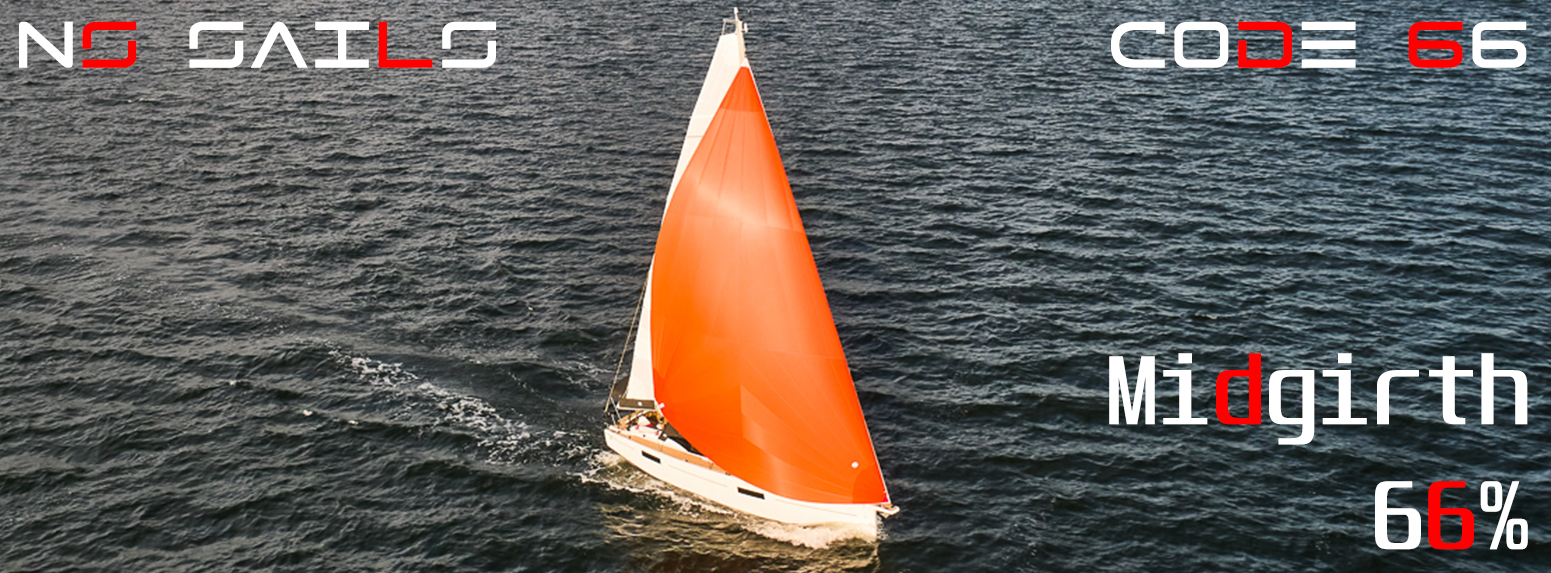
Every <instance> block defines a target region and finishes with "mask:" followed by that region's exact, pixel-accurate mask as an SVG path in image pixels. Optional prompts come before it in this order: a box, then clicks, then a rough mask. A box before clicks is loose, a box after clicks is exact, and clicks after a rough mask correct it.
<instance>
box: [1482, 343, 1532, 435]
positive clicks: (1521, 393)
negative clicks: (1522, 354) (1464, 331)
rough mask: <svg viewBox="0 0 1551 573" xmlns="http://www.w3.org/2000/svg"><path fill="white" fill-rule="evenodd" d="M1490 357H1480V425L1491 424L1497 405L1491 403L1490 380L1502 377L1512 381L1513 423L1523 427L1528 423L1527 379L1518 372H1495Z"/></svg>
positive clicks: (1487, 355)
mask: <svg viewBox="0 0 1551 573" xmlns="http://www.w3.org/2000/svg"><path fill="white" fill-rule="evenodd" d="M1492 366H1493V365H1492V355H1491V354H1482V355H1481V423H1482V424H1491V423H1492V413H1493V411H1495V410H1496V409H1497V405H1496V404H1493V403H1492V380H1493V379H1494V378H1498V377H1502V378H1508V379H1511V380H1513V389H1514V392H1513V395H1514V396H1513V423H1515V424H1519V425H1523V424H1528V423H1529V414H1528V412H1526V410H1527V409H1528V405H1527V404H1528V402H1527V401H1526V398H1527V396H1526V394H1527V393H1528V392H1529V379H1528V378H1526V377H1525V376H1524V373H1523V372H1520V371H1518V370H1497V369H1494V368H1493V367H1492Z"/></svg>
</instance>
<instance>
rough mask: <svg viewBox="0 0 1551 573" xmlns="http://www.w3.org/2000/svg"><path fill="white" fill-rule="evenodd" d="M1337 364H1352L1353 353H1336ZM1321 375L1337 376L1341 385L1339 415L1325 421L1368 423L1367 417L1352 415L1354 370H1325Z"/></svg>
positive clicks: (1338, 400) (1337, 401)
mask: <svg viewBox="0 0 1551 573" xmlns="http://www.w3.org/2000/svg"><path fill="white" fill-rule="evenodd" d="M1336 363H1337V364H1351V363H1352V355H1351V354H1348V353H1346V352H1340V353H1337V354H1336ZM1320 375H1322V376H1324V377H1326V378H1335V379H1336V383H1337V384H1338V385H1339V386H1338V387H1339V391H1340V393H1339V394H1337V400H1336V406H1337V409H1336V412H1337V413H1339V414H1340V415H1339V416H1336V417H1334V418H1325V420H1324V422H1325V424H1327V425H1331V426H1360V425H1363V424H1367V423H1368V419H1367V418H1353V417H1352V371H1351V370H1325V371H1323V372H1320Z"/></svg>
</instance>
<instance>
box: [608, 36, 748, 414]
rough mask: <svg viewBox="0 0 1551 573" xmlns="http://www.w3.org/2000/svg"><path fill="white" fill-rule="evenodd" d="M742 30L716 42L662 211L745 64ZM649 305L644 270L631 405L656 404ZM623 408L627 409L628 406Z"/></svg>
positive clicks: (627, 390)
mask: <svg viewBox="0 0 1551 573" xmlns="http://www.w3.org/2000/svg"><path fill="white" fill-rule="evenodd" d="M744 30H745V25H744V24H743V22H742V21H734V22H733V24H732V31H731V32H728V33H726V34H722V36H721V38H719V39H718V40H717V41H716V55H715V56H712V58H711V69H710V70H709V71H707V72H706V77H705V82H704V83H702V84H701V86H700V98H699V99H697V100H695V111H694V113H693V114H692V115H690V116H689V130H688V131H687V132H686V133H685V134H684V148H683V150H682V151H680V152H679V164H678V167H677V168H675V169H674V171H673V183H672V184H671V185H669V187H668V199H667V201H665V202H664V203H665V204H664V205H663V212H667V210H668V207H667V205H666V203H667V202H671V201H673V191H674V190H675V189H678V186H679V178H680V177H683V176H684V168H685V167H687V166H688V165H689V159H690V157H693V156H694V155H695V148H697V147H698V146H699V145H700V138H701V137H703V136H705V130H706V127H707V126H710V125H711V120H712V119H713V118H715V117H716V109H717V107H718V106H720V105H721V103H722V98H723V97H724V96H726V95H727V88H729V87H731V86H732V80H733V78H735V77H737V76H738V68H741V67H743V66H746V65H748V58H747V57H746V56H745V54H744V51H743V32H744ZM655 265H656V263H655V261H654V262H653V266H655ZM651 305H652V274H651V271H647V273H646V294H645V299H643V300H642V301H641V313H640V314H641V322H640V323H639V325H638V326H637V328H636V332H635V353H634V356H632V357H631V359H630V380H629V382H627V383H626V385H625V394H624V398H625V399H626V400H631V401H632V402H631V403H633V404H656V400H657V399H656V395H655V393H654V390H653V388H652V318H651V317H652V306H651ZM624 406H626V407H627V408H628V407H629V404H625V405H624Z"/></svg>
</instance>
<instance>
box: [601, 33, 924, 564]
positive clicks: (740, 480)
mask: <svg viewBox="0 0 1551 573" xmlns="http://www.w3.org/2000/svg"><path fill="white" fill-rule="evenodd" d="M747 30H748V27H747V25H746V24H745V23H744V22H743V20H742V19H740V18H739V17H738V13H737V11H736V10H734V11H733V18H732V19H731V20H723V25H722V34H721V37H720V38H719V39H718V40H717V44H716V54H715V56H713V57H712V59H711V69H710V71H709V72H707V73H706V78H705V83H704V84H703V85H702V86H701V88H700V97H699V99H698V100H697V101H696V102H695V109H694V112H693V114H692V115H691V116H690V120H689V130H688V132H687V133H686V134H685V137H684V148H683V151H682V152H681V153H680V154H679V160H678V167H677V169H676V170H675V171H674V175H673V183H672V185H671V186H670V187H669V191H668V200H667V207H666V208H665V210H664V213H663V220H662V228H661V230H660V231H659V234H658V237H657V247H656V251H655V253H654V254H653V257H652V265H651V268H650V270H649V271H648V272H647V276H646V286H645V291H644V294H643V296H642V298H641V302H640V305H639V308H638V312H637V316H638V317H639V320H638V321H635V326H636V330H635V332H634V334H635V336H634V340H635V348H634V356H633V357H632V359H631V362H630V373H629V377H628V379H626V380H625V382H626V383H625V384H624V385H623V387H620V386H619V384H618V382H617V381H618V380H619V379H620V377H619V376H618V375H617V374H616V376H615V379H616V384H615V388H613V389H611V390H610V397H609V401H608V406H607V411H608V412H609V413H610V414H611V415H612V422H611V423H610V424H609V425H608V426H606V428H605V431H604V436H605V440H606V441H607V443H608V446H609V448H611V449H613V450H614V451H615V452H617V453H618V454H619V455H620V456H623V457H624V459H625V460H627V461H629V462H630V463H631V464H632V465H634V466H635V467H637V468H640V469H641V470H643V471H645V472H646V473H647V474H649V475H651V476H653V477H655V478H657V479H660V480H662V481H664V482H667V483H669V484H671V485H673V486H676V487H678V488H680V489H683V490H686V491H689V492H691V493H694V494H696V495H698V496H700V497H702V498H705V499H708V500H710V501H712V502H715V503H717V504H720V505H722V506H725V507H728V508H731V509H734V510H737V511H740V512H744V513H747V514H751V515H754V516H758V517H761V518H765V519H769V520H773V521H777V522H782V523H788V524H795V525H804V526H807V525H822V524H844V525H847V526H851V527H857V528H862V529H864V530H865V531H868V532H871V533H873V534H875V533H876V531H877V523H878V520H879V518H878V516H879V515H883V516H885V517H886V516H889V515H893V514H894V513H896V512H898V509H897V508H896V507H895V506H894V505H893V504H892V503H890V501H889V493H888V489H887V488H886V487H885V485H884V483H883V474H882V471H881V470H880V469H879V466H878V459H877V455H876V453H875V452H874V450H873V444H872V438H871V436H869V435H868V433H867V422H866V420H865V419H864V418H863V416H862V408H861V404H860V402H858V400H857V396H856V388H855V386H854V385H853V383H852V380H851V371H850V368H849V366H847V364H846V359H845V354H844V352H842V350H841V347H840V337H839V334H838V333H837V331H836V330H835V323H834V319H833V317H832V316H831V314H830V310H829V302H828V299H826V298H825V295H824V287H823V285H822V284H821V283H820V281H819V273H818V267H817V266H816V265H815V264H814V259H813V252H812V251H811V250H810V248H809V246H808V237H807V234H806V233H805V232H804V231H803V226H802V220H801V219H800V217H799V216H798V212H797V204H796V202H795V200H794V199H793V197H792V190H791V186H790V184H789V183H788V181H787V178H786V170H785V168H784V167H783V166H782V164H781V156H780V154H779V153H778V151H777V150H776V144H775V137H774V135H773V134H772V133H771V130H770V123H769V120H768V119H767V118H766V116H765V109H764V105H763V103H761V101H760V98H759V90H758V89H757V88H756V87H755V84H754V76H753V73H752V72H751V71H750V69H749V62H748V58H747V57H746V56H745V53H744V43H743V36H744V33H745V32H747ZM626 346H627V347H628V346H629V341H628V340H627V342H626ZM621 363H623V357H621Z"/></svg>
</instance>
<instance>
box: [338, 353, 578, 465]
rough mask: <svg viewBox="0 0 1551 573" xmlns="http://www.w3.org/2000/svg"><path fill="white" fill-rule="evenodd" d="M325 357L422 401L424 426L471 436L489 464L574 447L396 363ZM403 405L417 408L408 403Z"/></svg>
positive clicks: (561, 436) (558, 434) (563, 436)
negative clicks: (426, 415)
mask: <svg viewBox="0 0 1551 573" xmlns="http://www.w3.org/2000/svg"><path fill="white" fill-rule="evenodd" d="M329 355H330V356H332V357H333V358H334V359H335V360H337V361H338V362H339V363H340V364H343V365H345V366H346V367H348V368H349V369H350V370H351V371H353V372H354V373H355V374H356V377H357V378H358V379H359V380H360V381H362V382H364V383H367V384H370V385H371V386H373V387H376V388H381V389H384V390H388V391H391V392H395V393H400V394H403V395H406V396H409V397H411V398H413V399H414V400H416V401H424V402H428V403H429V404H430V405H431V406H432V407H434V408H435V412H436V418H435V420H434V421H431V422H430V423H429V424H426V425H429V426H443V427H447V428H451V429H453V430H454V431H457V432H460V433H465V434H468V435H471V436H473V437H474V438H475V439H477V440H478V441H477V444H478V446H479V448H480V450H481V451H482V452H483V454H484V457H485V458H486V460H487V461H489V462H492V463H506V464H510V463H520V462H525V461H532V458H533V457H534V456H535V455H539V454H544V453H556V452H559V453H564V452H566V451H569V450H573V449H575V448H577V447H578V445H577V444H576V443H574V442H575V440H574V439H568V438H569V437H570V435H569V434H567V433H566V432H563V431H559V430H554V431H543V430H541V429H538V428H534V427H533V426H532V425H530V424H528V423H526V422H522V421H518V420H511V419H508V418H506V417H504V416H502V415H501V414H500V413H499V412H497V411H496V409H495V407H493V406H491V405H490V404H489V403H487V402H485V401H484V400H481V399H479V398H476V397H473V396H468V395H465V394H459V393H457V392H454V391H451V390H448V389H446V388H442V387H441V386H437V385H436V384H433V383H431V382H430V381H427V380H425V379H423V378H421V377H420V376H418V375H416V374H414V373H413V372H409V371H407V370H404V367H403V365H402V364H398V363H388V362H382V361H380V360H375V359H372V358H369V357H365V356H350V355H348V354H346V353H344V352H341V351H339V350H330V351H329ZM406 407H407V408H411V409H414V410H419V409H418V408H415V407H414V406H406ZM402 415H403V417H405V418H410V419H413V418H417V417H421V416H422V415H423V414H421V413H420V412H419V411H406V412H402Z"/></svg>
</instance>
